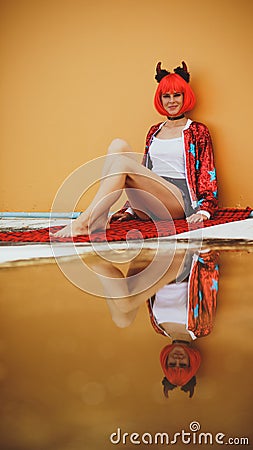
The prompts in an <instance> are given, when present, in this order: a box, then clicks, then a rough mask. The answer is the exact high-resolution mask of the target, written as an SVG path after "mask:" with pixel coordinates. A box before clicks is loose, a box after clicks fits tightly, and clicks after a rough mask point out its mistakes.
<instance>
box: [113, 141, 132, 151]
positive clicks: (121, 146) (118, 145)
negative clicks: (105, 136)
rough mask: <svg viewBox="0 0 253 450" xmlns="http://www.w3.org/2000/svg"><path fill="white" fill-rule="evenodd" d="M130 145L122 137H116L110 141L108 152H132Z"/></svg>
mask: <svg viewBox="0 0 253 450" xmlns="http://www.w3.org/2000/svg"><path fill="white" fill-rule="evenodd" d="M132 151H133V150H132V148H131V147H130V145H129V144H128V143H127V142H126V141H124V140H123V139H120V138H116V139H113V141H112V142H111V143H110V145H109V147H108V153H121V152H132Z"/></svg>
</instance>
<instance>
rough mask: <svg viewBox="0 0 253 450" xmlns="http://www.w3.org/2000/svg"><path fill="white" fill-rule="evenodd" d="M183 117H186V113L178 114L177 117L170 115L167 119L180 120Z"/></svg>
mask: <svg viewBox="0 0 253 450" xmlns="http://www.w3.org/2000/svg"><path fill="white" fill-rule="evenodd" d="M183 117H184V114H181V116H176V117H171V116H168V117H167V119H168V120H179V119H183Z"/></svg>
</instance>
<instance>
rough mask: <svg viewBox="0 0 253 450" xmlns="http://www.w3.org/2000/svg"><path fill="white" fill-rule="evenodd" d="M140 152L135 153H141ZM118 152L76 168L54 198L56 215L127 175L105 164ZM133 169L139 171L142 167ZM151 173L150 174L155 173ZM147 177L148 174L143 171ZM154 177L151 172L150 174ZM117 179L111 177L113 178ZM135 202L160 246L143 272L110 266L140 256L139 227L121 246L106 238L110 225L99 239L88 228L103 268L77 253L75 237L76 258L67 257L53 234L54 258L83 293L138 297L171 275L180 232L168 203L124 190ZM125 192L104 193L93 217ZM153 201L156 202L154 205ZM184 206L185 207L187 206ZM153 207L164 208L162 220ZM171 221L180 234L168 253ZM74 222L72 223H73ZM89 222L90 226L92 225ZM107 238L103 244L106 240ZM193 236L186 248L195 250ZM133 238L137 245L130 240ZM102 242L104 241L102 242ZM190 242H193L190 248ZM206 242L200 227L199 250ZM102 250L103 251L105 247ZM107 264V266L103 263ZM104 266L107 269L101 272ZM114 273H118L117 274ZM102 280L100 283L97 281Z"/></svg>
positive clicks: (196, 243) (72, 244)
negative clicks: (166, 244) (165, 227)
mask: <svg viewBox="0 0 253 450" xmlns="http://www.w3.org/2000/svg"><path fill="white" fill-rule="evenodd" d="M137 155H138V154H136V155H135V156H136V157H137ZM119 157H120V155H119V154H114V155H106V156H102V157H99V158H95V159H93V160H91V161H88V162H87V163H85V164H83V165H82V166H80V167H79V168H77V169H76V170H75V171H74V172H72V173H71V174H70V175H69V176H68V177H67V178H66V179H65V180H64V182H63V183H62V185H61V186H60V188H59V189H58V192H57V194H56V196H55V198H54V201H53V205H52V208H51V213H55V212H58V211H63V210H65V211H66V210H67V211H74V210H75V208H76V205H77V204H78V202H79V200H80V198H81V197H82V196H83V195H85V194H86V193H87V191H88V190H89V189H90V188H91V187H92V186H94V185H95V184H96V183H98V182H104V181H105V180H106V179H108V178H109V177H110V178H111V177H114V176H118V175H122V174H124V173H125V172H120V171H119V170H118V169H115V170H110V171H109V172H108V171H105V166H107V167H108V166H112V167H113V164H112V162H114V161H115V158H119ZM134 173H138V165H137V170H135V171H134ZM150 174H151V172H150ZM142 175H143V174H142ZM146 177H147V178H149V173H148V172H147V175H146ZM150 177H152V176H151V175H150ZM111 179H112V178H111ZM158 182H159V181H158ZM125 191H126V194H127V196H128V198H129V199H130V201H131V204H132V205H133V204H134V205H135V207H136V209H139V210H141V211H143V212H144V213H145V214H147V215H148V216H149V217H150V218H151V219H152V221H153V225H154V226H155V230H156V236H157V237H156V247H155V251H153V253H152V260H150V261H149V262H148V264H147V265H146V266H145V267H144V268H143V269H142V270H141V271H140V272H139V273H134V274H131V275H127V276H125V277H122V278H119V277H114V276H113V275H110V270H109V269H110V267H109V266H110V265H113V264H115V263H118V262H119V263H122V262H124V263H130V264H131V263H134V262H135V260H136V258H138V257H139V256H140V255H141V252H142V250H143V247H144V238H143V236H142V233H141V231H140V230H138V229H137V230H133V229H129V230H128V231H127V233H126V240H125V244H124V245H123V246H122V245H121V248H120V251H119V249H118V248H117V247H116V248H115V246H114V245H112V244H111V243H110V242H109V241H108V240H107V234H106V223H104V226H103V229H102V230H101V229H100V230H99V234H100V238H99V241H100V242H97V241H96V239H95V238H94V236H95V235H94V234H93V233H91V230H90V228H89V227H88V234H89V238H90V249H91V251H92V252H93V253H94V254H95V255H97V256H98V257H99V258H100V260H101V262H102V263H103V265H101V266H100V267H99V264H98V263H97V262H96V264H93V265H90V264H87V263H86V261H85V258H84V257H82V255H80V254H79V252H78V244H76V243H75V242H74V240H73V239H71V240H70V242H68V244H67V250H68V251H67V254H71V255H72V257H71V260H68V259H66V258H63V257H62V244H59V242H57V239H54V236H53V235H50V244H51V248H52V252H53V254H54V257H55V260H56V262H57V264H58V266H59V268H60V269H61V271H62V272H63V274H64V275H65V277H66V278H67V279H68V280H69V281H70V282H71V283H72V284H74V285H75V286H77V287H78V288H79V289H81V290H83V291H84V292H87V293H90V294H92V295H95V296H98V297H105V296H106V295H105V290H106V291H108V288H109V291H110V298H114V299H117V298H123V297H126V296H127V297H131V296H134V295H138V294H139V293H141V292H144V291H146V290H147V289H148V288H149V287H153V286H154V285H155V284H156V283H157V282H158V281H159V280H160V279H161V278H162V277H163V276H164V274H166V273H167V272H168V271H169V269H170V267H171V265H172V263H173V260H174V256H175V253H176V251H177V249H178V246H177V239H176V230H175V227H174V222H173V220H172V217H171V215H170V213H169V211H168V210H167V208H165V206H164V205H163V203H162V202H161V201H160V200H159V199H158V198H157V197H156V196H155V195H153V194H151V193H147V192H145V191H142V190H140V189H132V188H131V189H130V188H128V189H125ZM121 194H122V191H119V190H118V191H117V190H114V191H113V192H111V193H108V194H106V195H104V197H103V198H102V199H99V200H98V202H97V205H96V206H95V208H94V209H93V211H91V214H90V217H91V218H92V215H93V213H94V211H95V209H96V208H97V207H101V205H105V204H107V205H109V204H110V203H112V200H113V199H115V198H116V199H118V198H119V197H120V195H121ZM147 205H149V207H147ZM150 205H151V206H150ZM182 207H184V205H182ZM150 210H151V211H153V210H154V211H158V210H159V212H162V217H163V220H162V221H161V220H158V219H157V218H156V216H155V215H152V213H150ZM164 221H167V223H169V224H170V228H171V232H172V234H174V235H175V239H173V240H171V244H170V246H169V249H168V252H167V254H165V253H164V245H163V240H162V239H161V238H162V236H163V228H162V222H163V223H164ZM73 223H74V222H73V221H72V222H71V224H73ZM88 225H90V224H88ZM54 226H55V224H54V222H53V221H52V220H50V231H51V230H52V228H53V227H54ZM188 229H189V231H190V230H191V224H188ZM101 241H102V242H101ZM191 241H192V239H191V237H189V238H188V239H186V243H185V247H184V250H185V251H186V252H187V251H188V250H191V245H190V244H191ZM132 242H134V245H132V244H131V243H132ZM101 244H102V245H101ZM187 244H188V246H187ZM201 245H202V231H201V229H199V234H198V240H197V241H194V246H195V250H198V249H200V248H201ZM101 248H102V250H101ZM105 263H106V264H107V266H108V267H106V268H105V267H104V266H105ZM101 268H104V269H106V270H104V272H103V271H101ZM112 273H113V272H112ZM96 278H98V279H99V283H98V282H97V281H96Z"/></svg>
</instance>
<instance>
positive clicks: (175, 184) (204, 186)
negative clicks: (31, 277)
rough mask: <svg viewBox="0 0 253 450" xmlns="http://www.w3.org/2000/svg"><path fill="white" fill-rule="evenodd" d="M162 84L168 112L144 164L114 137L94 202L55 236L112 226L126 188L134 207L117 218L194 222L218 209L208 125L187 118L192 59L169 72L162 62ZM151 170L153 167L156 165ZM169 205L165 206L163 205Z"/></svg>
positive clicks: (161, 99) (161, 100)
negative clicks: (112, 211) (111, 213)
mask: <svg viewBox="0 0 253 450" xmlns="http://www.w3.org/2000/svg"><path fill="white" fill-rule="evenodd" d="M156 72H157V73H156V77H155V78H156V80H157V81H158V83H159V84H158V87H157V90H156V93H155V99H154V104H155V107H156V109H157V111H158V112H159V113H160V114H162V115H165V116H167V120H166V121H165V122H162V123H159V124H157V125H154V126H152V127H151V128H150V130H149V132H148V135H147V140H146V150H145V157H144V159H143V165H141V164H139V163H137V162H136V158H135V156H136V154H135V153H133V152H132V149H131V147H130V146H129V145H128V143H127V142H125V141H123V140H121V139H115V140H114V141H112V143H111V145H110V146H109V148H108V152H107V159H106V162H105V166H104V170H103V179H102V181H101V183H100V187H99V190H98V192H97V194H96V195H95V197H94V199H93V201H92V202H91V204H90V206H89V207H88V208H87V209H86V210H85V211H84V212H83V213H82V214H81V215H80V216H79V217H78V219H76V220H75V221H74V222H73V223H72V224H70V225H68V226H67V227H64V228H63V229H62V230H60V231H58V232H57V233H56V234H55V236H57V237H58V236H60V237H67V236H71V235H72V236H77V235H80V234H89V232H92V231H94V230H96V229H101V228H104V229H105V227H107V228H109V223H108V213H109V210H110V208H111V206H112V205H113V204H114V203H115V202H116V201H117V200H118V198H119V197H120V195H121V193H122V190H123V189H126V193H127V196H128V199H129V203H130V205H131V208H128V209H127V208H124V209H123V210H121V211H120V212H119V213H117V214H114V216H113V220H124V219H128V218H131V217H132V215H133V214H134V215H136V216H137V217H138V218H140V219H144V220H145V219H147V218H148V217H150V216H152V217H156V218H158V219H167V218H168V214H169V215H170V216H171V217H172V219H180V218H184V217H185V216H186V217H187V221H188V223H195V222H201V221H203V220H207V219H208V218H210V216H211V215H212V214H213V212H214V210H215V209H216V208H217V183H216V174H215V168H214V158H213V149H212V142H211V137H210V134H209V131H208V129H207V127H206V126H205V125H203V124H201V123H199V122H192V121H191V120H189V119H187V118H186V117H185V113H186V112H188V111H191V110H192V109H193V107H194V105H195V95H194V93H193V91H192V89H191V87H190V86H189V78H190V75H189V72H188V70H187V67H186V64H185V63H184V62H183V63H182V67H177V68H176V69H174V73H169V72H168V71H166V70H163V69H161V63H158V64H157V68H156ZM150 169H151V170H150ZM161 205H163V207H161Z"/></svg>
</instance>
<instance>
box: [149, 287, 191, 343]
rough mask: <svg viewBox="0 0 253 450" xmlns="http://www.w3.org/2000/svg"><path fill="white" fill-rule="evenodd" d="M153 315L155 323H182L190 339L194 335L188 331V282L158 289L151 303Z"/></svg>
mask: <svg viewBox="0 0 253 450" xmlns="http://www.w3.org/2000/svg"><path fill="white" fill-rule="evenodd" d="M153 314H154V317H155V318H156V320H157V323H158V324H160V323H164V322H173V323H182V324H184V325H185V328H186V330H187V331H188V333H189V334H190V336H191V338H192V339H196V336H195V335H194V333H193V332H192V331H190V330H188V282H187V281H186V282H182V283H178V284H177V283H172V284H166V286H164V287H163V288H162V289H160V290H159V291H158V292H157V293H156V295H155V300H154V303H153Z"/></svg>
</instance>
